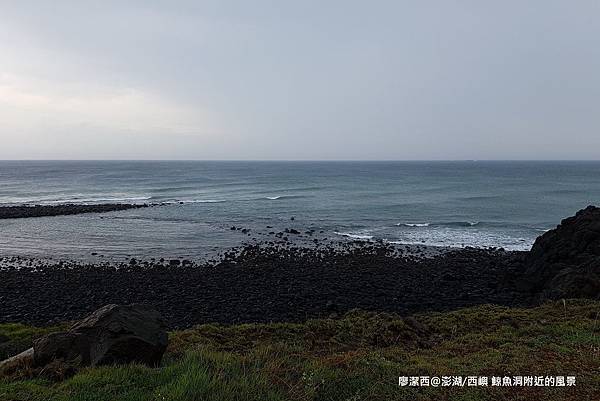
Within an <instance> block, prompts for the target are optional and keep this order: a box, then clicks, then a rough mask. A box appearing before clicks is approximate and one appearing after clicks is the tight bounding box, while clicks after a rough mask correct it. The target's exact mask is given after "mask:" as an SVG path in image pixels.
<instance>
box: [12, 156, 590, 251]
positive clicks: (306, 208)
mask: <svg viewBox="0 0 600 401" xmlns="http://www.w3.org/2000/svg"><path fill="white" fill-rule="evenodd" d="M67 203H77V204H94V203H151V204H160V206H155V207H149V208H143V209H134V210H126V211H119V212H110V213H102V214H97V213H91V214H81V215H72V216H54V217H39V218H26V219H6V220H0V256H26V257H36V258H53V259H72V260H73V259H74V260H88V259H96V258H104V259H105V260H110V259H117V260H118V259H124V258H130V257H138V258H161V257H164V258H171V257H185V258H193V259H203V258H210V257H212V255H214V254H215V253H218V252H222V251H223V250H227V249H230V248H232V247H237V246H240V245H243V244H252V243H264V242H267V241H272V240H274V239H277V237H275V235H274V234H276V233H278V232H284V230H285V229H288V230H289V229H294V230H298V231H299V232H300V233H301V234H302V236H300V235H294V234H291V235H290V234H287V233H286V234H285V236H286V237H288V238H289V241H299V242H300V243H302V241H304V242H306V243H312V242H313V241H314V240H315V238H318V239H320V240H323V241H339V242H347V241H384V242H386V243H390V244H397V245H405V244H408V245H426V246H433V247H444V248H456V247H459V248H460V247H466V246H470V247H502V248H504V249H507V250H528V249H530V247H531V245H532V244H533V242H534V241H535V239H536V237H538V236H539V235H541V234H543V233H544V232H545V231H547V230H549V229H551V228H553V227H555V226H556V225H557V224H558V223H559V222H560V221H561V219H563V218H565V217H567V216H571V215H573V214H574V213H575V212H576V211H577V210H579V209H581V208H584V207H585V206H587V205H590V204H596V205H597V204H599V203H600V162H598V161H373V162H371V161H360V162H357V161H323V162H318V161H289V162H288V161H0V205H4V206H6V205H38V204H42V205H57V204H67ZM232 227H236V228H244V229H247V230H245V232H242V231H241V230H238V229H235V230H234V229H232ZM248 230H249V231H248ZM307 231H310V232H311V235H308V234H306V232H307ZM92 254H94V255H92Z"/></svg>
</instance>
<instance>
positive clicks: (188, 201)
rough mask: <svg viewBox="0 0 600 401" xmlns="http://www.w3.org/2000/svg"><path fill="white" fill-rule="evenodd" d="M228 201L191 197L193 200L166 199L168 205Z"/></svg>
mask: <svg viewBox="0 0 600 401" xmlns="http://www.w3.org/2000/svg"><path fill="white" fill-rule="evenodd" d="M222 202H227V201H226V200H225V199H191V200H170V201H165V202H162V203H165V204H167V205H173V204H180V203H222Z"/></svg>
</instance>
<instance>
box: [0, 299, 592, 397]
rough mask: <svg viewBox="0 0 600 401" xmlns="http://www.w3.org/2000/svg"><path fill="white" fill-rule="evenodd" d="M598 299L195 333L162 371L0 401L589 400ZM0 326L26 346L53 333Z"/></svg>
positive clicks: (13, 393)
mask: <svg viewBox="0 0 600 401" xmlns="http://www.w3.org/2000/svg"><path fill="white" fill-rule="evenodd" d="M599 311H600V302H595V301H585V300H570V301H567V302H566V303H564V304H563V303H562V302H553V303H548V304H545V305H543V306H540V307H538V308H531V309H518V308H504V307H499V306H491V305H484V306H479V307H474V308H467V309H462V310H458V311H453V312H448V313H429V314H421V315H417V316H414V319H409V320H403V319H401V318H400V317H398V316H395V315H391V314H382V313H369V312H361V311H355V312H351V313H348V314H347V315H345V316H343V317H342V318H339V319H320V320H310V321H307V322H306V323H303V324H286V323H277V324H244V325H237V326H222V325H201V326H197V327H194V328H191V329H188V330H183V331H178V332H173V333H170V344H169V348H168V350H167V353H166V354H165V358H164V361H163V366H162V367H160V368H157V369H151V368H147V367H144V366H139V365H126V366H112V367H100V368H89V369H84V370H82V371H81V372H79V373H78V374H76V375H75V376H73V377H71V378H69V379H67V380H65V381H62V382H50V381H45V380H40V379H36V380H17V381H9V380H8V379H0V400H3V401H4V400H6V401H14V400H27V401H30V400H40V401H41V400H43V401H47V400H48V401H52V400H57V401H58V400H61V401H62V400H65V401H66V400H69V401H71V400H80V401H84V400H85V401H88V400H90V401H91V400H94V401H104V400H119V401H149V400H150V401H151V400H165V401H166V400H172V401H193V400H215V401H227V400H298V401H307V400H340V401H341V400H345V401H347V400H406V399H410V400H519V399H523V400H527V399H544V400H565V399H566V400H569V399H571V400H592V399H596V398H594V397H597V394H598V391H599V389H600V370H599V369H600V365H598V361H599V360H600V322H599V321H598V312H599ZM55 329H56V328H50V329H39V328H32V327H27V326H22V325H0V334H2V335H4V336H5V337H6V338H10V342H19V344H21V346H27V343H28V342H31V341H32V340H33V338H35V337H36V336H38V335H41V334H43V333H45V332H48V331H51V330H55ZM417 375H418V376H422V375H430V376H442V375H463V376H468V375H485V376H513V375H575V376H577V386H576V387H568V388H567V387H565V388H527V387H525V388H407V387H399V386H398V385H397V381H398V376H417Z"/></svg>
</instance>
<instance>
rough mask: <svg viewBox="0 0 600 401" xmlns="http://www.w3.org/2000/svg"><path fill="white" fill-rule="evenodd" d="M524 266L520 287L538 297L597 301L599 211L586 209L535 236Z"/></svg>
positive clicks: (599, 268) (598, 290)
mask: <svg viewBox="0 0 600 401" xmlns="http://www.w3.org/2000/svg"><path fill="white" fill-rule="evenodd" d="M525 264H526V270H525V275H524V277H525V280H524V287H525V289H527V290H529V291H531V292H534V293H537V294H539V295H540V296H541V297H542V298H550V299H556V298H598V297H599V296H600V208H598V207H595V206H588V207H587V208H585V209H583V210H580V211H579V212H577V213H576V214H575V216H573V217H569V218H566V219H564V220H563V221H562V222H561V223H560V225H559V226H558V227H556V228H555V229H553V230H550V231H548V232H546V233H545V234H543V235H541V236H540V237H538V238H537V240H536V241H535V243H534V244H533V247H532V248H531V251H530V252H529V254H528V256H527V259H526V262H525Z"/></svg>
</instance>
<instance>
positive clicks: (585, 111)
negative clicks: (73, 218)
mask: <svg viewBox="0 0 600 401" xmlns="http://www.w3.org/2000/svg"><path fill="white" fill-rule="evenodd" d="M124 3H127V4H124ZM285 3H289V4H285ZM292 3H293V4H292ZM324 3H325V4H324ZM485 3H486V4H484V3H482V2H477V1H461V2H447V1H423V2H408V1H376V2H364V1H328V2H322V1H319V2H317V1H305V2H281V1H266V0H258V1H255V2H241V1H239V2H232V1H203V2H197V1H150V2H148V1H144V2H142V1H129V2H120V1H104V2H91V1H54V2H42V1H39V2H34V1H26V0H25V1H20V2H9V1H5V2H3V1H0V37H2V38H4V39H3V40H2V41H0V55H1V56H0V138H1V140H2V146H0V158H12V159H15V158H16V159H19V158H45V159H53V158H61V159H86V158H100V159H112V158H125V159H178V158H182V159H488V158H491V159H521V158H524V159H554V158H559V159H577V158H583V159H597V158H598V157H599V154H598V152H597V149H599V148H600V135H599V134H598V132H597V131H598V128H599V127H600V110H598V107H600V106H599V105H600V76H599V75H598V73H597V71H600V25H599V24H597V21H598V19H599V18H600V3H598V2H597V1H592V0H590V1H586V0H583V1H578V2H577V3H576V4H574V3H572V2H568V1H552V0H550V1H541V0H540V1H530V2H525V3H524V2H518V1H505V2H493V3H494V4H490V2H485Z"/></svg>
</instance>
